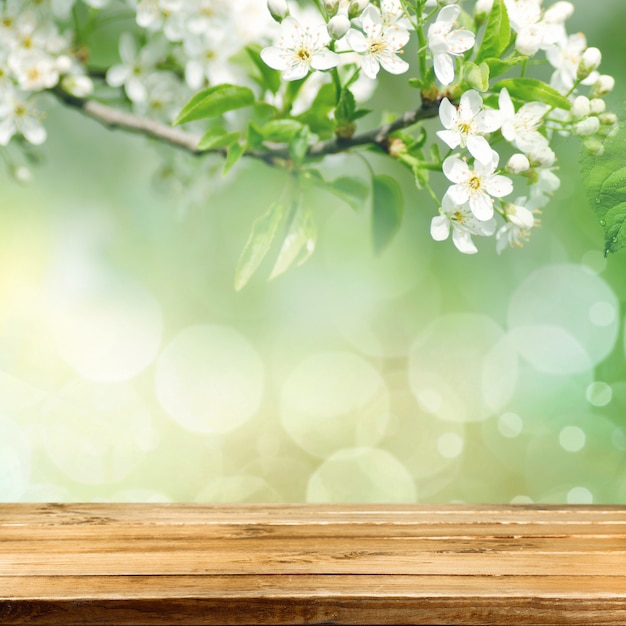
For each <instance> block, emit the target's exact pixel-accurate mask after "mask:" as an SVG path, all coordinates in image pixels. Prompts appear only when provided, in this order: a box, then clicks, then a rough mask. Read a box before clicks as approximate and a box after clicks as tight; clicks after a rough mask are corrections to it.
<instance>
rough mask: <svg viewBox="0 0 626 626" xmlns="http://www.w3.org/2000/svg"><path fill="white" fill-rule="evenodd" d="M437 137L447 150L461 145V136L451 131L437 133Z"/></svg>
mask: <svg viewBox="0 0 626 626" xmlns="http://www.w3.org/2000/svg"><path fill="white" fill-rule="evenodd" d="M437 137H439V139H441V141H443V142H444V143H445V144H446V145H447V146H448V147H449V148H456V147H458V146H459V145H460V143H461V135H460V134H459V133H455V132H453V131H451V130H439V131H437Z"/></svg>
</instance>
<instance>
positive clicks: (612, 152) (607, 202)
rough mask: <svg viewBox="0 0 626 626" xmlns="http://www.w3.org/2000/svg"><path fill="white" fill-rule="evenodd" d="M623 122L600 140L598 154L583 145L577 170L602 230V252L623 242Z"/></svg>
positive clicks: (625, 191) (625, 182)
mask: <svg viewBox="0 0 626 626" xmlns="http://www.w3.org/2000/svg"><path fill="white" fill-rule="evenodd" d="M624 154H626V126H625V125H622V126H620V127H619V130H618V131H617V133H615V135H613V136H611V137H610V138H609V139H608V140H607V141H606V142H605V144H604V149H603V150H602V151H601V152H600V153H599V154H592V153H591V152H589V151H588V150H586V149H585V148H583V152H582V155H581V171H582V177H583V183H584V185H585V188H586V191H587V198H588V200H589V204H590V205H591V207H592V209H593V211H594V213H595V214H596V217H597V218H598V220H599V221H600V226H602V229H603V230H604V239H605V246H604V252H605V254H608V253H609V252H617V251H618V250H619V249H621V248H623V247H624V246H626V166H625V165H624Z"/></svg>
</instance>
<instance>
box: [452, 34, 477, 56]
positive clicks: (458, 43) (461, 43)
mask: <svg viewBox="0 0 626 626" xmlns="http://www.w3.org/2000/svg"><path fill="white" fill-rule="evenodd" d="M475 42H476V36H475V35H474V33H472V32H471V31H469V30H465V29H461V30H455V31H454V32H452V33H450V34H449V35H448V51H449V52H450V53H451V54H456V55H457V56H458V55H460V54H463V52H466V51H467V50H469V49H470V48H473V47H474V43H475Z"/></svg>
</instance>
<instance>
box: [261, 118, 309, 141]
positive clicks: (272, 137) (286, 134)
mask: <svg viewBox="0 0 626 626" xmlns="http://www.w3.org/2000/svg"><path fill="white" fill-rule="evenodd" d="M301 130H302V124H301V123H300V122H297V121H296V120H272V121H271V122H268V123H267V124H265V126H263V127H262V128H261V129H260V131H261V134H262V135H263V138H264V139H265V140H266V141H274V142H276V143H289V142H290V141H291V140H292V139H293V138H294V137H295V135H296V134H297V133H299V132H300V131H301Z"/></svg>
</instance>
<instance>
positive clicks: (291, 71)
mask: <svg viewBox="0 0 626 626" xmlns="http://www.w3.org/2000/svg"><path fill="white" fill-rule="evenodd" d="M308 73H309V64H308V63H303V62H300V63H292V64H291V65H290V66H289V67H288V68H287V69H286V70H285V71H284V72H283V78H284V79H285V80H300V79H301V78H304V77H305V76H306V75H307V74H308Z"/></svg>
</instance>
